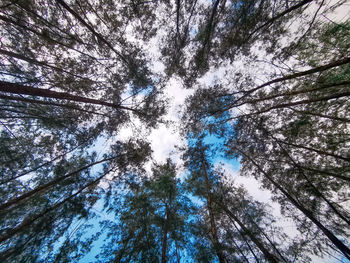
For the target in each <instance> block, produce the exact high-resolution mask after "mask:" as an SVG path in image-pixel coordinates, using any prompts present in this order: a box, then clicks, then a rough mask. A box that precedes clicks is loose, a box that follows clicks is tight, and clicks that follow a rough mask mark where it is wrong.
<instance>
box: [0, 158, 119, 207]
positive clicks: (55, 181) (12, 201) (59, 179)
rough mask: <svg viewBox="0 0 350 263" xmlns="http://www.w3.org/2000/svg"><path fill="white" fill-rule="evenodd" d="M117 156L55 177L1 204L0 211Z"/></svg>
mask: <svg viewBox="0 0 350 263" xmlns="http://www.w3.org/2000/svg"><path fill="white" fill-rule="evenodd" d="M117 157H118V156H113V157H110V158H106V159H103V160H100V161H97V162H93V163H91V164H88V165H86V166H84V167H82V168H80V169H78V170H76V171H74V172H71V173H69V174H66V175H64V176H60V177H57V178H54V179H53V180H52V181H50V182H48V183H46V184H42V185H39V186H38V187H37V188H35V189H33V190H31V191H29V192H27V193H25V194H22V195H21V196H18V197H15V198H13V199H10V200H8V201H7V202H6V203H3V204H1V205H0V211H1V210H4V209H6V208H8V207H10V206H12V205H15V204H17V203H18V202H20V201H22V200H24V199H27V198H29V197H31V196H33V195H35V194H37V193H39V192H41V191H45V190H47V189H48V188H50V187H51V186H53V185H55V184H58V183H60V182H62V181H63V180H64V179H67V178H69V177H70V176H73V175H76V174H78V173H80V172H82V171H84V170H86V169H88V168H90V167H92V166H94V165H97V164H99V163H103V162H107V161H111V160H114V159H115V158H117Z"/></svg>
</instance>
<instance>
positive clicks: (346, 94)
mask: <svg viewBox="0 0 350 263" xmlns="http://www.w3.org/2000/svg"><path fill="white" fill-rule="evenodd" d="M244 96H245V95H244ZM349 96H350V91H344V92H341V93H337V94H332V95H328V96H324V97H320V98H313V99H306V100H299V101H294V102H288V103H282V104H278V105H274V106H271V107H268V108H265V109H261V110H259V111H256V112H252V113H247V114H243V115H239V116H235V117H233V118H228V119H227V120H225V121H228V120H232V119H237V118H241V117H249V116H253V115H259V114H262V113H266V112H269V111H271V110H275V109H282V108H290V107H291V106H296V105H301V104H309V103H313V102H318V101H327V100H332V99H339V98H342V97H349ZM243 104H245V103H243ZM241 105H242V104H241ZM231 108H233V107H230V108H228V109H231ZM228 109H227V110H228Z"/></svg>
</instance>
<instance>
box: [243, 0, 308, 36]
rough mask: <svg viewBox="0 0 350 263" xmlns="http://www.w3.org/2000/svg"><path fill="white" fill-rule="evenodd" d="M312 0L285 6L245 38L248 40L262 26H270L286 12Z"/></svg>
mask: <svg viewBox="0 0 350 263" xmlns="http://www.w3.org/2000/svg"><path fill="white" fill-rule="evenodd" d="M312 1H313V0H304V1H302V2H300V3H298V4H296V5H294V6H291V7H290V8H288V7H287V9H286V10H285V11H283V12H281V13H279V14H278V15H276V16H274V17H272V18H270V19H269V20H267V21H266V22H265V23H264V24H262V25H261V26H259V27H257V28H256V29H255V30H254V31H253V32H252V33H250V34H249V35H248V37H247V38H246V40H249V38H251V37H252V36H253V35H254V34H255V33H256V32H258V31H259V30H261V29H262V28H264V27H267V26H270V25H271V24H272V23H273V22H275V21H276V20H277V19H279V18H281V17H282V16H285V15H286V14H288V13H290V12H292V11H294V10H296V9H298V8H300V7H302V6H304V5H306V4H308V3H311V2H312Z"/></svg>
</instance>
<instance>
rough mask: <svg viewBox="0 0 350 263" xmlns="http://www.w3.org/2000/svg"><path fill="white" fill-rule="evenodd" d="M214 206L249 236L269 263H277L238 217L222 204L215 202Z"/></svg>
mask: <svg viewBox="0 0 350 263" xmlns="http://www.w3.org/2000/svg"><path fill="white" fill-rule="evenodd" d="M216 204H217V205H218V206H219V207H221V208H222V209H223V210H224V211H225V212H226V214H227V215H228V216H229V217H230V218H231V219H233V220H234V221H235V222H237V224H238V225H239V226H240V227H241V229H242V230H243V232H244V233H245V234H247V235H248V236H249V238H250V239H251V240H252V241H253V242H254V244H255V245H256V246H257V247H258V248H259V249H260V251H261V252H262V253H263V254H264V256H265V258H266V260H268V261H269V262H271V263H278V260H277V259H276V257H275V256H274V255H272V254H271V253H270V252H269V251H268V250H267V249H266V248H265V246H264V245H263V244H262V243H261V242H260V240H259V239H258V238H256V237H255V236H254V235H253V234H252V233H251V232H250V231H249V229H248V228H246V226H245V225H244V224H243V223H242V222H241V220H239V218H238V217H236V216H235V215H234V214H233V213H232V212H231V211H230V210H229V209H228V208H227V207H226V206H225V205H224V204H222V203H219V202H216Z"/></svg>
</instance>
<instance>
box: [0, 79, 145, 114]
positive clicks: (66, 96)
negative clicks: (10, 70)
mask: <svg viewBox="0 0 350 263" xmlns="http://www.w3.org/2000/svg"><path fill="white" fill-rule="evenodd" d="M0 91H2V92H7V93H11V94H20V95H30V96H38V97H44V98H53V99H59V100H69V101H75V102H81V103H90V104H95V105H101V106H107V107H112V108H114V109H121V110H129V111H132V112H135V113H137V114H143V113H142V112H140V111H138V110H136V109H133V108H129V107H125V106H121V105H118V104H114V103H110V102H105V101H101V100H96V99H90V98H86V97H81V96H77V95H73V94H70V93H67V92H57V91H52V90H48V89H41V88H33V87H29V86H25V85H21V84H16V83H10V82H5V81H0ZM143 115H145V114H143Z"/></svg>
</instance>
